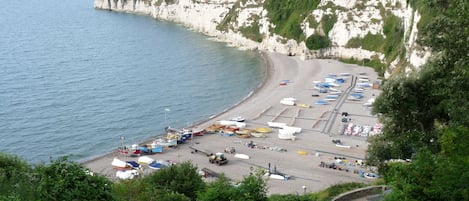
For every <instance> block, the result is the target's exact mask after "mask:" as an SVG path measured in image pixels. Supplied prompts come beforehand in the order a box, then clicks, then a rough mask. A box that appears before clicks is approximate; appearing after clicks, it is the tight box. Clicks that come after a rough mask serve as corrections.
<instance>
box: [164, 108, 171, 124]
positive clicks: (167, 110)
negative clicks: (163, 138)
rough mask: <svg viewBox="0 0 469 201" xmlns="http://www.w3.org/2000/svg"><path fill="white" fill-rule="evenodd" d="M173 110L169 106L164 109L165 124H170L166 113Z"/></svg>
mask: <svg viewBox="0 0 469 201" xmlns="http://www.w3.org/2000/svg"><path fill="white" fill-rule="evenodd" d="M169 111H171V110H170V109H169V108H165V109H164V124H166V125H168V123H167V122H166V121H167V115H166V113H167V112H169Z"/></svg>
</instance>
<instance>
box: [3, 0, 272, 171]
mask: <svg viewBox="0 0 469 201" xmlns="http://www.w3.org/2000/svg"><path fill="white" fill-rule="evenodd" d="M0 27H1V29H0V34H1V35H0V152H4V153H9V154H15V155H17V156H19V157H21V158H23V159H25V160H27V161H28V162H30V163H38V162H42V161H44V162H48V161H49V158H50V157H53V158H57V157H59V156H63V155H69V156H70V159H72V160H76V161H82V160H85V159H89V158H92V157H95V156H98V155H102V154H105V153H108V152H110V151H112V150H113V149H115V148H116V147H117V146H119V144H120V140H119V139H120V136H124V137H125V139H126V142H127V143H128V144H130V143H137V142H140V141H143V140H147V139H151V138H152V137H156V136H157V135H160V134H162V133H163V129H164V127H165V126H166V125H171V126H172V127H176V128H178V127H179V128H180V127H185V126H187V125H190V124H193V123H194V122H198V121H201V120H204V119H207V118H209V117H210V116H212V115H214V114H217V113H220V112H222V111H223V110H224V109H226V108H228V107H230V106H231V105H233V104H235V103H237V102H239V101H241V100H242V99H243V98H244V97H246V96H247V95H248V94H249V92H250V91H252V90H253V89H254V88H255V87H256V86H257V85H258V84H259V83H260V82H261V81H262V79H263V78H264V72H265V69H264V63H263V61H262V59H261V58H260V56H259V55H258V54H256V53H254V52H249V51H240V50H237V49H234V48H229V47H226V44H224V43H218V42H213V41H210V40H207V37H206V36H204V35H201V34H199V33H194V32H191V31H188V30H186V29H185V28H184V27H181V26H178V25H175V24H172V23H168V22H160V21H156V20H154V19H152V18H150V17H147V16H138V15H131V14H123V13H115V12H109V11H103V10H95V9H94V8H93V1H92V0H72V1H59V0H51V1H28V0H16V1H9V2H8V4H4V5H3V6H2V7H0ZM166 108H168V109H169V110H170V111H168V112H165V109H166ZM165 116H166V118H165ZM165 121H166V123H165Z"/></svg>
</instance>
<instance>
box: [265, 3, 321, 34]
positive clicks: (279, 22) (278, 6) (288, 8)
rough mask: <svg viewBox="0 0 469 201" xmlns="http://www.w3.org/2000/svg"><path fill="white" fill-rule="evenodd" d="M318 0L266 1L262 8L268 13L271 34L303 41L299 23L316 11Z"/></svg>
mask: <svg viewBox="0 0 469 201" xmlns="http://www.w3.org/2000/svg"><path fill="white" fill-rule="evenodd" d="M319 2H320V0H281V1H278V0H266V1H265V2H264V8H265V9H266V10H267V11H268V14H267V15H268V17H269V18H270V20H271V23H272V24H274V25H275V28H273V30H272V32H274V33H276V34H278V35H281V36H283V37H286V38H291V39H295V40H296V41H302V40H304V38H305V36H304V33H303V30H302V29H301V26H300V25H301V23H302V22H303V20H304V19H305V17H306V16H308V15H309V12H311V11H312V10H314V9H316V8H317V6H318V4H319Z"/></svg>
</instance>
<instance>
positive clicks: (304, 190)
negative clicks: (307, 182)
mask: <svg viewBox="0 0 469 201" xmlns="http://www.w3.org/2000/svg"><path fill="white" fill-rule="evenodd" d="M301 188H303V195H304V194H306V186H302V187H301Z"/></svg>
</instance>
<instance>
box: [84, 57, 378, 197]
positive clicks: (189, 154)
mask: <svg viewBox="0 0 469 201" xmlns="http://www.w3.org/2000/svg"><path fill="white" fill-rule="evenodd" d="M262 55H263V57H264V59H265V60H266V65H267V71H266V73H267V75H266V76H265V80H264V81H263V83H262V84H261V85H260V86H259V87H258V88H257V89H255V91H253V93H252V94H251V95H250V96H248V97H247V98H246V99H244V100H243V101H242V102H240V103H238V104H236V105H234V106H233V107H230V108H228V109H227V110H226V111H225V112H223V113H221V114H218V115H216V116H213V117H212V118H210V119H208V120H206V121H204V122H202V123H200V124H198V125H194V126H196V127H198V128H207V127H209V126H211V125H213V124H217V122H219V121H222V120H230V119H232V118H233V117H238V116H242V117H244V118H245V122H244V123H246V128H248V129H255V128H268V124H267V122H279V123H285V124H286V125H287V126H291V127H297V128H301V132H300V133H297V134H295V139H294V140H285V139H279V137H278V133H279V131H278V129H277V128H269V129H271V130H272V132H271V133H266V134H265V136H266V137H264V138H255V137H250V138H240V137H237V136H236V135H234V136H223V135H220V134H205V135H203V136H196V137H193V139H191V140H189V141H188V142H186V143H185V144H179V145H178V146H176V147H169V148H164V149H163V152H162V153H157V154H152V155H147V156H148V157H150V158H152V159H155V160H171V161H174V162H176V163H181V162H184V161H190V162H191V163H192V164H194V165H195V166H196V167H197V168H198V169H200V170H201V169H203V168H205V169H209V170H211V171H213V172H216V173H224V174H225V176H227V177H228V178H230V179H232V180H233V181H241V180H242V179H243V176H246V175H248V174H249V173H250V172H252V171H253V170H254V169H259V168H261V169H268V168H269V166H270V168H271V169H272V168H275V170H276V171H278V172H281V173H283V174H286V175H289V176H290V178H289V179H288V180H280V179H272V178H271V179H268V180H267V187H268V194H302V193H309V192H317V191H320V190H323V189H325V188H327V187H329V186H331V185H334V184H339V183H346V182H360V183H370V182H372V181H373V179H369V178H365V177H361V176H360V174H359V173H360V172H366V171H368V170H367V168H366V167H364V166H361V165H359V164H360V162H362V161H363V160H364V158H365V151H366V149H367V146H368V143H367V135H369V134H368V132H367V135H363V134H358V133H354V134H349V133H347V128H346V126H347V125H349V124H351V123H353V124H354V125H361V127H362V128H364V127H366V128H368V129H369V128H373V126H374V125H376V124H377V122H378V119H377V117H376V116H374V115H372V114H371V108H370V107H369V106H367V104H366V103H367V100H369V99H372V98H373V97H375V96H377V95H379V93H380V90H379V89H377V87H371V86H369V87H363V89H364V90H363V91H362V92H361V94H362V95H363V97H361V98H360V99H358V100H351V99H349V98H348V97H349V96H350V94H351V93H353V92H352V90H353V89H354V88H355V87H356V86H357V83H360V81H359V80H358V78H359V77H361V78H366V79H367V80H368V81H369V82H370V83H375V82H376V81H378V75H377V74H376V72H374V70H373V69H372V68H369V67H362V66H358V65H353V64H344V63H341V62H339V61H335V60H318V59H313V60H302V59H301V58H300V57H296V56H286V55H282V54H278V53H272V52H263V53H262ZM339 75H341V77H343V80H344V82H343V83H340V84H339V85H338V86H335V87H334V88H335V89H337V90H339V91H342V93H341V95H340V96H339V97H338V98H337V99H335V100H332V99H328V100H327V101H326V102H325V103H326V104H317V103H318V100H324V99H327V97H326V96H327V95H328V93H319V91H318V89H317V88H315V86H316V85H315V84H317V83H322V82H324V80H325V78H327V77H334V76H339ZM362 81H363V80H362ZM227 95H229V94H227ZM284 98H294V99H295V100H296V101H295V102H296V104H295V105H285V104H281V103H280V101H281V100H282V99H284ZM321 103H324V102H321ZM345 113H346V116H344V114H345ZM344 120H346V122H344ZM350 132H353V131H350ZM344 133H345V134H344ZM153 140H154V139H149V141H147V142H142V144H145V143H151V142H152V141H153ZM337 142H340V143H337ZM253 145H254V146H253ZM231 147H233V148H234V149H235V150H236V153H238V154H244V155H247V156H249V159H242V158H237V157H234V156H235V155H234V154H231V153H225V156H226V157H227V158H228V160H229V162H228V163H227V164H225V165H221V166H217V165H215V164H211V163H209V161H208V157H207V155H206V154H204V153H202V152H196V151H195V150H194V149H193V148H196V149H198V150H204V151H206V152H210V153H216V152H224V150H225V149H226V148H231ZM114 158H118V159H120V160H122V161H129V160H133V161H137V158H136V157H127V156H122V155H119V154H118V153H117V152H113V153H110V154H107V155H103V156H99V157H96V158H94V159H91V160H88V161H85V162H83V165H84V166H85V167H87V168H89V169H91V171H93V172H95V173H96V174H100V175H104V176H106V177H108V178H110V179H112V180H117V178H116V169H115V168H114V167H113V166H112V165H111V162H112V161H113V159H114ZM331 164H334V165H335V166H331ZM153 171H157V170H153V169H150V168H148V167H146V166H145V165H144V167H143V173H142V174H143V175H145V174H148V173H151V172H153Z"/></svg>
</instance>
